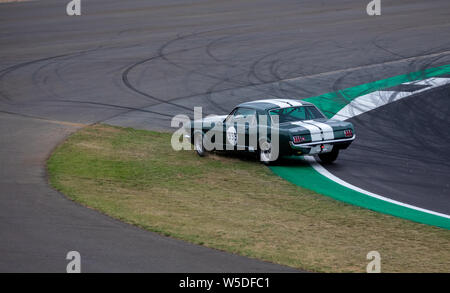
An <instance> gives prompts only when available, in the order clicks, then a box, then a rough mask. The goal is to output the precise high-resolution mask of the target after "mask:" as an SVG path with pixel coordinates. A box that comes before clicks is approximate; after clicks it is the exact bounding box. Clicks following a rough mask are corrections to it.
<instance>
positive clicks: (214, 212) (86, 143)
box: [48, 125, 450, 272]
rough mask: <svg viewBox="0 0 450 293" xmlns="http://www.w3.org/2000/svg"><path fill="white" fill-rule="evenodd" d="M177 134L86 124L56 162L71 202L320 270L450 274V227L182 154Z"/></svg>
mask: <svg viewBox="0 0 450 293" xmlns="http://www.w3.org/2000/svg"><path fill="white" fill-rule="evenodd" d="M170 136H171V135H170V134H167V133H158V132H151V131H142V130H134V129H130V128H118V127H111V126H106V125H95V126H90V127H86V128H84V129H82V130H80V131H78V132H77V133H75V134H74V135H72V136H71V137H70V138H69V139H68V140H67V141H66V142H65V143H63V144H62V145H61V146H59V147H58V148H57V149H56V150H55V152H54V153H53V155H52V156H51V158H50V159H49V161H48V171H49V176H50V182H51V184H52V186H53V187H55V188H56V189H58V190H60V191H61V192H62V193H64V194H66V195H67V196H68V197H69V198H71V199H73V200H75V201H77V202H79V203H81V204H83V205H86V206H89V207H91V208H94V209H97V210H99V211H101V212H103V213H106V214H108V215H110V216H112V217H114V218H117V219H120V220H123V221H125V222H128V223H131V224H134V225H137V226H140V227H142V228H145V229H148V230H150V231H155V232H158V233H161V234H163V235H166V236H171V237H175V238H179V239H183V240H186V241H189V242H192V243H196V244H201V245H204V246H208V247H213V248H216V249H220V250H225V251H229V252H233V253H237V254H240V255H245V256H249V257H255V258H259V259H262V260H266V261H270V262H274V263H279V264H284V265H288V266H291V267H296V268H301V269H306V270H310V271H320V272H364V271H365V268H366V265H367V263H368V261H367V260H366V255H367V253H368V252H369V251H372V250H377V251H379V252H380V254H381V258H382V267H381V269H382V271H383V272H449V268H450V252H449V251H450V231H448V230H445V229H440V228H437V227H431V226H427V225H423V224H418V223H413V222H410V221H407V220H403V219H399V218H395V217H392V216H389V215H384V214H379V213H376V212H372V211H370V210H366V209H362V208H359V207H355V206H352V205H348V204H345V203H342V202H338V201H336V200H334V199H331V198H328V197H324V196H321V195H319V194H317V193H315V192H313V191H310V190H307V189H303V188H301V187H298V186H296V185H294V184H292V183H289V182H287V181H285V180H283V179H281V178H280V177H278V176H276V175H274V174H273V173H272V172H271V171H270V170H269V169H268V168H266V167H265V166H263V165H262V164H260V163H258V162H256V161H253V160H249V159H245V158H239V157H235V156H225V155H216V154H211V155H209V156H208V157H205V158H199V157H197V155H196V154H195V153H194V152H193V151H180V152H175V151H173V150H172V149H171V147H170Z"/></svg>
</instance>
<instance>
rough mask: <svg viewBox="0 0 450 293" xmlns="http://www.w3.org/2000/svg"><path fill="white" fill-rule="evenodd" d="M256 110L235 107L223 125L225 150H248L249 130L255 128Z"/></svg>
mask: <svg viewBox="0 0 450 293" xmlns="http://www.w3.org/2000/svg"><path fill="white" fill-rule="evenodd" d="M256 127H257V120H256V110H255V109H251V108H245V107H239V108H236V109H235V110H234V111H233V112H232V113H231V114H230V115H229V116H228V117H227V119H226V121H225V125H224V138H225V147H226V149H227V150H248V147H249V141H250V137H249V134H250V132H251V131H253V130H256Z"/></svg>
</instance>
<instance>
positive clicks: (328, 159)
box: [319, 148, 339, 164]
mask: <svg viewBox="0 0 450 293" xmlns="http://www.w3.org/2000/svg"><path fill="white" fill-rule="evenodd" d="M338 155H339V149H335V148H333V150H332V151H331V152H329V153H324V154H319V159H320V160H321V161H322V163H325V164H330V163H333V162H334V161H336V159H337V157H338Z"/></svg>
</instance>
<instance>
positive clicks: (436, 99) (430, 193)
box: [326, 85, 450, 215]
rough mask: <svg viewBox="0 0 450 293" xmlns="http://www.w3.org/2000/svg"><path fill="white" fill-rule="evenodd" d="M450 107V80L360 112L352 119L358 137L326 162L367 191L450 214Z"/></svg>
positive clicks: (347, 179) (346, 178) (344, 177)
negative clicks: (347, 148) (332, 162)
mask: <svg viewBox="0 0 450 293" xmlns="http://www.w3.org/2000/svg"><path fill="white" fill-rule="evenodd" d="M449 111H450V86H448V85H447V86H442V87H439V88H436V89H432V90H429V91H425V92H423V93H420V94H416V95H413V96H410V97H407V98H405V99H403V100H400V101H397V102H394V103H391V104H388V105H386V106H383V107H380V108H378V109H375V110H372V111H370V112H367V113H365V114H362V115H360V116H356V117H354V118H352V119H350V120H349V121H351V122H352V123H354V125H357V126H358V128H357V131H358V139H357V140H356V141H355V142H354V144H352V146H351V151H348V152H341V156H340V158H339V161H338V162H337V163H336V164H330V165H327V166H326V168H327V169H328V170H329V171H330V172H332V173H333V174H334V175H336V176H338V177H339V178H341V179H343V180H345V181H348V182H351V183H353V184H357V186H358V187H361V188H363V189H366V190H368V191H371V192H374V193H377V194H383V195H388V196H389V198H395V200H398V201H400V202H403V203H407V204H410V205H414V206H418V207H421V208H425V209H428V210H432V211H435V212H440V213H444V214H447V215H449V214H450V180H449V174H450V163H449V162H450V154H449V153H448V151H447V150H448V146H449V144H450V136H449V135H448V126H449V125H450V117H449V116H448V113H449ZM349 150H350V149H349Z"/></svg>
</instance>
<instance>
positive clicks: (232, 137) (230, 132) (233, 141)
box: [227, 126, 237, 146]
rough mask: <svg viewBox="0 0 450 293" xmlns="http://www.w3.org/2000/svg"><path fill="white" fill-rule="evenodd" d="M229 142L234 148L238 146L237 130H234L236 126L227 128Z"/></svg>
mask: <svg viewBox="0 0 450 293" xmlns="http://www.w3.org/2000/svg"><path fill="white" fill-rule="evenodd" d="M227 140H228V142H229V143H230V144H231V145H233V146H235V145H236V144H237V134H236V128H234V126H230V127H228V128H227Z"/></svg>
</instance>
